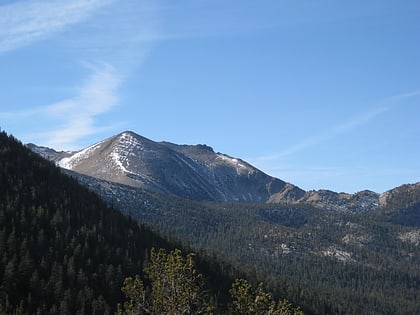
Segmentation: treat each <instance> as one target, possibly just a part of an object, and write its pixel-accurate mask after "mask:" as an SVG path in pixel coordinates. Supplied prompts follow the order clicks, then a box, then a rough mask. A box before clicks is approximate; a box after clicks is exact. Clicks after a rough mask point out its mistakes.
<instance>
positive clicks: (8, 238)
mask: <svg viewBox="0 0 420 315" xmlns="http://www.w3.org/2000/svg"><path fill="white" fill-rule="evenodd" d="M74 176H75V177H77V178H78V180H79V181H82V182H83V181H84V184H85V185H87V186H89V187H90V189H89V190H94V191H96V192H97V193H98V194H99V195H101V197H102V199H101V198H99V197H98V195H96V194H93V193H91V192H90V191H89V190H88V189H87V188H84V187H82V186H80V184H78V183H77V181H76V180H75V179H73V178H71V177H69V176H66V175H64V174H63V171H62V170H61V169H59V168H57V167H55V166H54V165H53V164H52V163H50V162H47V161H46V160H44V159H42V158H40V157H39V156H38V155H36V154H34V153H31V152H30V151H29V150H27V149H26V148H25V147H24V146H23V145H22V144H21V143H19V142H18V141H16V140H15V139H14V138H13V137H9V136H7V134H6V133H4V132H2V133H1V134H0V314H36V313H38V314H63V313H69V314H112V313H114V312H115V311H116V307H117V304H118V303H123V302H124V301H125V299H126V298H127V297H126V296H125V295H124V292H122V291H121V288H122V287H123V284H124V283H125V284H126V283H127V282H125V281H127V279H130V278H127V277H132V278H131V279H135V278H133V277H134V275H136V274H139V275H140V276H141V277H142V279H145V282H144V283H145V285H146V286H147V287H149V285H150V279H149V280H148V279H147V277H146V278H145V277H144V276H145V272H144V270H147V269H145V266H147V265H148V263H149V262H150V251H151V249H152V248H157V249H159V248H166V249H169V250H173V249H174V248H181V249H182V250H183V252H184V253H188V252H190V251H194V252H196V253H197V255H196V256H195V257H194V259H195V261H196V263H197V268H198V270H199V271H200V272H202V273H203V275H204V277H205V286H204V289H205V291H206V292H207V293H208V294H209V296H210V301H211V305H212V307H214V308H213V310H214V311H215V312H216V314H217V313H219V314H220V313H225V312H228V311H230V312H233V314H235V313H234V311H232V310H233V309H234V308H232V307H231V306H228V304H229V305H232V304H230V303H232V302H234V301H235V300H234V299H233V301H232V297H231V296H230V294H229V291H232V289H233V288H232V287H231V286H232V283H234V284H235V283H236V285H237V287H236V289H241V290H245V291H247V292H254V293H252V294H256V292H257V291H258V290H261V287H260V286H258V283H260V282H263V283H264V290H267V291H268V292H272V293H273V300H270V301H271V302H270V303H272V302H273V303H274V301H278V300H279V299H280V300H281V299H283V298H287V299H288V300H290V301H291V302H292V303H293V304H294V305H300V306H302V309H303V310H304V311H305V314H419V313H420V305H419V303H418V302H417V301H418V300H419V298H420V270H419V268H418V266H419V265H420V257H419V251H418V236H419V234H418V228H416V227H417V226H418V223H416V222H418V221H416V220H417V214H418V209H419V208H418V203H417V201H416V200H417V199H416V198H414V199H410V200H408V201H404V199H401V202H398V200H397V199H395V198H394V199H393V203H390V204H389V205H388V207H387V208H384V209H381V210H380V211H374V212H367V213H361V214H345V213H344V214H343V213H335V212H328V211H322V210H320V209H316V208H314V207H311V206H303V205H300V206H290V205H281V204H272V205H267V204H247V205H244V204H238V203H213V202H195V201H190V200H185V199H181V198H174V197H171V196H168V195H163V194H157V193H151V192H147V191H143V190H141V189H132V188H128V187H125V186H121V185H114V184H111V183H109V182H101V181H96V180H93V179H92V178H85V177H80V176H76V175H74ZM400 198H404V196H401V197H400ZM103 200H105V201H106V202H107V205H108V206H107V205H105V204H104V202H103ZM403 201H404V202H403ZM394 204H395V205H394ZM401 204H404V205H407V207H406V208H404V209H403V210H401V209H400V208H401V206H399V207H400V208H397V206H396V205H401ZM111 206H114V207H117V208H118V209H119V210H120V211H117V210H114V209H113V208H112V207H111ZM121 212H126V215H123V214H122V213H121ZM127 214H129V215H130V216H132V217H134V219H130V216H127ZM413 214H414V215H413ZM135 220H139V221H135ZM138 222H141V224H144V225H139V223H138ZM155 231H159V233H156V232H155ZM162 236H163V237H162ZM168 240H169V241H168ZM416 242H417V243H416ZM237 278H246V279H247V280H248V281H249V283H250V285H252V286H253V288H254V289H252V290H255V291H252V290H251V289H250V288H251V287H250V286H249V287H248V284H247V283H244V282H235V279H237ZM124 279H125V280H124ZM259 288H260V289H259ZM123 290H124V287H123ZM148 290H151V289H148ZM250 290H251V291H250ZM241 292H242V291H241ZM258 292H260V293H261V294H262V296H265V297H266V295H265V293H264V292H263V291H258ZM252 294H251V295H250V296H252ZM254 297H255V296H254ZM248 300H249V299H248ZM251 300H252V298H251ZM248 302H249V301H248ZM248 302H247V303H248ZM251 304H252V303H251ZM251 304H250V305H251ZM276 305H277V304H276ZM278 305H280V304H278ZM240 307H241V304H238V309H240ZM290 310H291V311H293V309H290ZM249 314H254V313H252V312H251V313H249ZM257 314H258V313H257Z"/></svg>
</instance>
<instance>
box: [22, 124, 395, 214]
mask: <svg viewBox="0 0 420 315" xmlns="http://www.w3.org/2000/svg"><path fill="white" fill-rule="evenodd" d="M28 147H29V148H31V149H32V150H33V151H34V152H36V153H38V154H40V155H42V156H44V157H45V158H47V159H49V160H52V161H54V162H55V163H56V164H57V165H59V166H60V167H62V168H65V169H69V170H72V171H74V172H76V173H80V174H83V175H88V176H91V177H94V178H98V179H101V180H106V181H110V182H115V183H119V184H125V185H129V186H132V187H136V188H143V189H147V190H151V191H156V192H160V193H167V194H172V195H176V196H179V197H183V198H188V199H195V200H211V201H221V202H268V203H288V204H297V203H305V204H311V205H313V206H316V207H318V208H322V209H326V210H331V211H351V212H360V211H370V210H374V209H377V208H378V207H379V206H381V205H382V204H383V200H384V196H386V193H385V194H378V193H376V192H373V191H369V190H364V191H361V192H357V193H355V194H347V193H337V192H334V191H330V190H310V191H304V190H303V189H301V188H299V187H298V186H296V185H293V184H291V183H287V182H285V181H283V180H281V179H278V178H275V177H272V176H269V175H267V174H266V173H264V172H262V171H261V170H259V169H257V168H256V167H254V166H252V165H251V164H249V163H247V162H246V161H244V160H242V159H240V158H235V157H231V156H229V155H227V154H223V153H220V152H215V151H214V150H213V148H212V147H210V146H207V145H205V144H198V145H187V144H182V145H180V144H174V143H171V142H165V141H162V142H155V141H153V140H150V139H148V138H146V137H143V136H141V135H138V134H136V133H135V132H133V131H124V132H121V133H119V134H117V135H114V136H112V137H109V138H107V139H104V140H102V141H99V142H97V143H95V144H93V145H91V146H88V147H86V148H84V149H82V150H79V151H74V152H57V151H55V150H54V149H50V148H45V147H39V146H36V145H34V144H28ZM396 189H397V188H396ZM388 194H389V193H388Z"/></svg>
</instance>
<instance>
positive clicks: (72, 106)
mask: <svg viewBox="0 0 420 315" xmlns="http://www.w3.org/2000/svg"><path fill="white" fill-rule="evenodd" d="M91 71H92V73H91V75H90V77H89V78H88V79H87V80H86V81H85V82H83V83H82V84H81V86H80V87H77V88H76V89H75V91H76V92H75V95H74V96H73V97H71V98H68V99H64V100H62V101H59V102H57V103H54V104H51V105H47V106H40V107H36V108H31V109H27V110H22V111H10V112H0V120H2V121H6V122H7V123H8V124H19V125H22V124H27V125H31V124H34V122H35V125H34V126H32V128H31V132H30V136H28V135H26V136H25V135H22V137H23V138H24V139H28V138H30V139H31V141H33V142H36V143H37V144H41V145H45V146H49V147H52V148H54V149H58V150H75V149H80V141H81V140H82V139H84V138H85V137H87V136H90V135H95V134H98V133H100V132H103V131H104V130H107V129H109V128H112V127H114V125H115V124H118V123H116V122H115V121H114V122H113V123H112V125H104V124H102V125H98V124H97V123H96V120H97V118H98V117H99V116H100V115H103V114H106V113H108V112H110V111H112V110H113V109H114V108H115V107H116V106H118V104H119V97H118V88H119V86H120V84H121V78H120V77H119V75H118V73H117V72H116V71H115V69H114V67H113V66H111V65H109V64H103V65H100V66H91ZM39 130H41V131H39Z"/></svg>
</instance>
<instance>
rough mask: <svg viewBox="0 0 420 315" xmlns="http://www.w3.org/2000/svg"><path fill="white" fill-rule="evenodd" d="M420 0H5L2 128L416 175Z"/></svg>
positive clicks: (284, 170) (0, 34) (312, 183)
mask: <svg viewBox="0 0 420 315" xmlns="http://www.w3.org/2000/svg"><path fill="white" fill-rule="evenodd" d="M419 35H420V2H419V1H393V0H381V1H358V0H356V1H351V2H345V1H332V0H320V1H308V0H307V1H304V0H302V1H296V0H288V1H286V0H285V1H282V0H275V1H269V0H261V1H247V0H240V1H239V0H237V1H234V0H232V1H226V0H223V1H222V0H189V1H187V0H180V1H171V0H166V1H165V0H161V1H160V0H157V1H152V0H150V1H149V0H147V1H142V0H124V1H117V0H90V1H88V0H68V1H59V0H44V1H38V0H32V1H0V69H1V70H0V126H1V128H2V129H3V130H6V131H7V132H8V133H11V134H13V135H15V136H16V137H17V138H19V139H21V140H22V141H23V142H33V143H36V144H39V145H45V146H50V147H53V148H55V149H57V150H75V149H81V148H83V147H85V146H87V145H90V144H92V143H95V142H97V141H99V140H102V139H103V138H106V137H109V136H111V135H114V134H116V133H119V132H121V131H124V130H133V131H135V132H137V133H139V134H141V135H143V136H145V137H148V138H150V139H152V140H155V141H162V140H165V141H171V142H174V143H179V144H198V143H205V144H208V145H210V146H212V147H213V148H214V150H215V151H219V152H223V153H226V154H229V155H231V156H234V157H239V158H242V159H244V160H246V161H248V162H250V163H252V164H253V165H255V166H257V167H258V168H260V169H261V170H263V171H265V172H266V173H268V174H270V175H273V176H276V177H279V178H281V179H283V180H286V181H288V182H291V183H294V184H296V185H298V186H300V187H302V188H303V189H306V190H309V189H331V190H335V191H345V192H356V191H360V190H363V189H370V190H374V191H377V192H383V191H386V190H388V189H391V188H393V187H396V186H399V185H401V184H404V183H413V182H418V181H420V159H419V153H420V123H419V118H420V40H419Z"/></svg>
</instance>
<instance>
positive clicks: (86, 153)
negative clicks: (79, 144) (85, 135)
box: [57, 140, 105, 170]
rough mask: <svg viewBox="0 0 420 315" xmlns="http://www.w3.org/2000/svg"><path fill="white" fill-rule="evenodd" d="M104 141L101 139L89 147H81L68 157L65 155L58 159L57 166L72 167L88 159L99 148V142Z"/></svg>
mask: <svg viewBox="0 0 420 315" xmlns="http://www.w3.org/2000/svg"><path fill="white" fill-rule="evenodd" d="M104 142H105V140H104V141H101V142H99V143H96V144H94V145H91V146H90V147H87V148H86V149H83V150H81V151H79V152H77V153H75V154H73V155H72V156H70V157H66V158H63V159H61V160H60V161H58V163H57V164H58V166H60V167H62V168H66V169H69V170H71V169H73V167H75V166H76V165H77V164H78V163H79V162H80V161H82V160H84V159H88V158H89V157H91V156H93V155H94V154H95V151H96V150H97V149H100V147H101V144H102V143H104Z"/></svg>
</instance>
